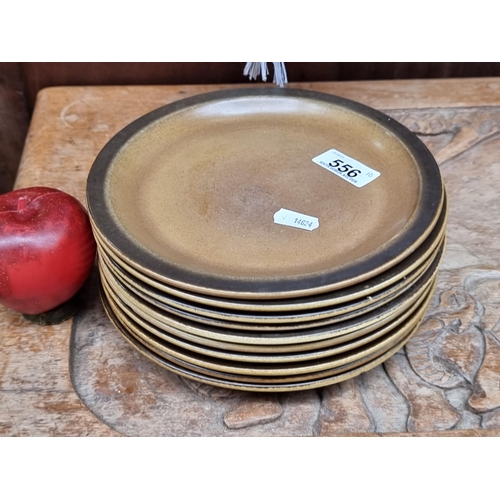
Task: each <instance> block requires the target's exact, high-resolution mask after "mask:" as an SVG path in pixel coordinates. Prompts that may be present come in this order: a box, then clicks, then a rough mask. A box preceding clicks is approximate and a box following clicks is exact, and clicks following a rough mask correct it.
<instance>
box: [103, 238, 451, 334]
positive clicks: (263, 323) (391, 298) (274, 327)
mask: <svg viewBox="0 0 500 500" xmlns="http://www.w3.org/2000/svg"><path fill="white" fill-rule="evenodd" d="M441 253H442V246H441V247H439V248H438V251H437V252H436V254H433V259H432V260H430V261H428V262H426V265H425V266H424V267H423V268H422V269H420V272H419V273H418V274H416V275H411V274H410V275H409V276H408V278H407V279H406V280H402V283H401V286H399V287H395V289H391V290H389V293H383V292H382V293H378V294H373V295H370V296H369V297H367V298H366V299H365V300H364V301H357V302H356V303H354V304H352V303H347V304H342V305H340V306H330V307H326V308H320V309H310V310H307V311H306V312H302V311H298V312H297V313H295V314H293V313H288V314H286V315H283V314H276V313H275V314H274V315H272V316H271V315H266V314H263V313H254V314H248V313H247V314H246V315H245V316H242V315H241V316H238V315H236V314H234V312H231V311H225V310H221V309H218V310H211V311H193V312H191V311H186V310H184V309H178V308H177V307H175V306H171V305H169V304H165V303H164V302H160V301H159V300H157V299H156V298H154V297H151V296H150V295H148V294H144V293H142V292H141V291H140V290H138V289H134V288H132V287H131V286H130V285H129V284H128V283H123V282H122V281H121V280H120V279H119V278H117V277H116V276H115V275H114V274H113V273H112V272H111V271H110V269H109V268H108V267H107V266H106V265H105V263H104V261H103V260H101V261H100V262H99V269H100V273H101V275H102V277H103V278H104V279H105V280H106V283H107V284H108V285H109V287H110V288H111V289H112V291H113V293H115V294H116V295H117V296H118V297H120V298H122V299H123V300H124V301H125V302H126V303H130V301H134V300H136V301H137V305H138V307H140V305H139V304H143V305H144V306H145V310H146V311H148V310H149V309H148V307H152V308H153V310H154V311H157V312H159V313H160V314H161V313H164V314H165V316H166V317H167V318H174V319H175V316H178V317H179V321H182V319H184V320H187V321H188V322H196V323H202V324H204V325H209V326H213V327H217V328H227V329H230V330H245V331H250V330H254V331H258V332H265V331H273V332H277V331H282V330H300V329H309V328H315V327H321V326H326V325H331V324H334V323H339V322H343V321H347V320H350V319H352V318H355V317H357V316H361V315H365V317H366V315H367V314H368V313H370V312H372V311H375V310H377V309H379V308H380V307H382V306H383V305H385V304H388V303H395V302H396V301H397V298H398V297H399V296H401V295H403V294H404V293H405V292H406V291H407V290H409V289H410V288H411V287H412V286H414V285H415V284H416V283H417V282H418V280H419V279H420V278H422V277H423V276H424V275H425V272H426V271H427V270H428V269H429V268H432V270H431V272H432V271H434V270H435V269H436V267H437V265H438V262H439V260H440V258H441ZM428 274H429V273H428ZM205 312H206V313H207V314H208V316H207V314H200V313H205Z"/></svg>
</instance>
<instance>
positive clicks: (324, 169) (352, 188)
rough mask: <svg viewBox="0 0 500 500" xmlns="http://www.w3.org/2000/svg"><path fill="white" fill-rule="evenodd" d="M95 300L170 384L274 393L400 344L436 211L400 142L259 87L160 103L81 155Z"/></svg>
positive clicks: (437, 246)
mask: <svg viewBox="0 0 500 500" xmlns="http://www.w3.org/2000/svg"><path fill="white" fill-rule="evenodd" d="M87 193H88V205H89V211H90V217H91V221H92V224H93V228H94V234H95V237H96V240H97V243H98V252H99V269H100V276H101V285H102V287H101V296H102V300H103V304H104V307H105V309H106V312H107V314H108V315H109V317H110V318H111V320H112V321H113V323H114V324H115V326H116V327H117V329H118V330H119V331H120V332H121V333H122V334H123V335H124V337H125V338H126V339H127V340H128V341H129V342H130V344H131V345H132V346H133V347H134V348H136V349H137V350H138V351H140V352H141V353H143V354H144V355H145V356H147V357H148V358H150V359H151V360H153V361H154V362H156V363H158V364H160V365H161V366H163V367H165V368H167V369H168V370H171V371H172V372H174V373H177V374H179V375H181V376H184V377H188V378H191V379H195V380H197V381H200V382H205V383H207V384H212V385H216V386H220V387H226V388H232V389H242V390H252V391H289V390H300V389H308V388H315V387H321V386H325V385H329V384H333V383H336V382H339V381H342V380H345V379H347V378H350V377H354V376H356V375H358V374H359V373H361V372H363V371H366V370H369V369H371V368H372V367H374V366H376V365H378V364H380V363H382V362H383V361H384V360H386V359H387V358H388V357H389V356H391V355H392V354H394V353H395V352H396V351H397V350H399V349H400V348H401V347H402V346H403V345H404V344H405V343H406V342H407V341H408V339H409V338H410V337H411V335H413V333H414V332H415V330H416V329H417V328H418V325H419V323H420V322H421V320H422V318H423V315H424V313H425V310H426V307H427V305H428V303H429V300H430V298H431V296H432V293H433V289H434V285H435V282H436V273H437V268H438V264H439V261H440V257H441V254H442V252H443V246H444V235H445V226H446V217H447V203H446V196H445V192H444V189H443V184H442V181H441V177H440V174H439V170H438V167H437V165H436V162H435V160H434V159H433V157H432V155H431V154H430V153H429V151H428V150H427V149H426V147H425V146H424V145H423V144H422V143H421V141H420V140H419V139H418V138H417V137H416V136H414V135H413V134H412V133H411V132H410V131H409V130H408V129H406V128H405V127H403V126H402V125H401V124H399V123H397V122H395V121H394V120H392V119H391V118H389V117H388V116H386V115H384V114H382V113H380V112H378V111H375V110H373V109H371V108H368V107H366V106H363V105H361V104H359V103H355V102H352V101H348V100H345V99H341V98H338V97H333V96H330V95H326V94H320V93H315V92H308V91H299V90H283V89H277V88H259V89H255V88H254V89H239V90H230V91H222V92H215V93H210V94H205V95H201V96H197V97H193V98H188V99H184V100H182V101H179V102H176V103H174V104H170V105H168V106H165V107H163V108H160V109H158V110H156V111H154V112H152V113H150V114H148V115H145V116H143V117H142V118H140V119H138V120H137V121H135V122H133V123H132V124H131V125H129V126H128V127H126V128H125V129H123V130H122V131H121V132H120V133H119V134H117V135H116V136H115V137H114V138H113V139H112V140H111V141H110V142H109V143H108V144H107V145H106V146H105V148H104V149H103V150H102V152H101V153H100V154H99V156H98V157H97V159H96V161H95V163H94V165H93V167H92V169H91V172H90V175H89V180H88V187H87Z"/></svg>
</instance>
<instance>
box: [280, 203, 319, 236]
mask: <svg viewBox="0 0 500 500" xmlns="http://www.w3.org/2000/svg"><path fill="white" fill-rule="evenodd" d="M274 222H275V224H281V225H282V226H290V227H298V228H299V229H306V230H307V231H312V230H313V229H316V228H317V227H319V220H318V218H317V217H311V216H310V215H305V214H299V213H298V212H294V211H293V210H287V209H286V208H280V209H279V210H278V211H277V212H276V213H275V214H274Z"/></svg>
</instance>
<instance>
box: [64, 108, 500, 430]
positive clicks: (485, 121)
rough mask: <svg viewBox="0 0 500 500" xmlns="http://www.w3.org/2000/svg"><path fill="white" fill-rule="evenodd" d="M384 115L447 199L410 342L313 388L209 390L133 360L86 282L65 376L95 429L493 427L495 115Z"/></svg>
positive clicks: (498, 381) (497, 316)
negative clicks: (436, 254) (438, 250)
mask: <svg viewBox="0 0 500 500" xmlns="http://www.w3.org/2000/svg"><path fill="white" fill-rule="evenodd" d="M389 113H390V114H391V116H392V117H394V118H395V119H397V120H399V121H400V122H402V123H403V124H405V125H406V126H407V127H409V128H410V129H411V130H413V131H414V132H415V133H417V134H418V135H419V136H420V137H421V138H422V140H423V141H424V142H425V143H426V144H427V145H428V147H429V148H430V149H431V151H432V152H433V154H434V155H435V156H436V158H437V159H438V162H439V163H440V168H441V171H442V174H443V177H444V181H445V185H446V188H447V191H448V195H449V201H450V217H449V223H448V231H447V248H446V252H445V255H444V258H443V261H442V265H441V271H440V274H439V283H438V287H437V290H436V292H435V295H434V297H433V301H432V303H431V305H430V307H429V309H428V313H427V315H426V317H425V319H424V321H423V323H422V325H421V327H420V329H419V331H418V332H417V334H416V335H415V336H414V337H413V338H412V339H411V340H410V341H409V342H408V343H407V345H406V346H405V347H404V348H403V349H401V350H400V351H399V352H398V353H396V354H395V355H394V356H393V357H391V358H390V359H389V360H387V361H386V362H385V363H384V364H383V365H381V366H378V367H376V368H375V369H373V370H371V371H369V372H367V373H364V374H362V375H360V376H358V377H356V378H354V379H351V380H347V381H345V382H342V383H340V384H337V385H333V386H330V387H326V388H323V389H319V390H310V391H303V392H297V393H279V394H270V395H267V394H251V393H243V392H239V391H231V390H225V389H218V388H216V387H210V386H206V385H204V384H200V383H198V382H193V381H189V380H184V379H181V378H180V377H177V376H176V375H173V374H171V373H169V372H166V371H165V370H163V369H162V368H160V367H157V366H156V365H154V364H152V363H151V362H149V361H147V360H146V359H143V358H142V357H141V356H140V355H139V354H137V353H135V352H134V351H133V350H132V349H131V348H130V347H129V346H128V344H127V343H126V342H125V341H124V340H123V339H122V338H121V336H120V334H119V333H118V332H116V331H115V330H114V328H113V326H112V325H111V324H110V323H109V321H108V320H107V318H106V317H105V315H104V312H103V310H102V306H101V305H100V303H99V299H98V297H97V294H96V293H95V290H96V283H95V282H93V283H90V284H89V288H88V300H89V308H88V311H86V313H85V315H84V316H81V317H79V318H77V319H76V321H75V323H74V329H73V345H72V364H71V370H72V377H73V382H74V385H75V387H76V389H77V392H78V393H79V395H80V397H81V398H82V399H83V401H84V402H85V403H86V404H87V406H88V407H89V408H90V409H91V410H92V411H93V412H94V413H95V414H96V415H97V416H98V417H99V418H100V419H101V420H103V421H104V422H106V423H108V425H110V426H111V427H113V428H114V429H116V430H118V431H119V432H122V433H124V434H128V435H204V436H210V435H228V436H231V435H240V436H251V435H295V436H313V435H317V436H328V435H343V434H360V435H366V434H382V435H383V434H390V433H403V434H404V433H410V432H411V433H426V432H435V431H446V430H460V429H497V428H499V429H500V237H499V236H498V235H500V204H499V203H498V187H499V186H500V168H499V167H500V160H499V159H498V158H499V157H498V153H497V152H498V151H499V150H500V109H499V108H497V107H492V108H477V109H454V110H452V109H442V110H436V109H432V110H396V111H394V110H393V111H390V112H389ZM478 144H481V148H480V149H481V152H480V154H478V152H477V151H478V148H477V147H476V146H477V145H478ZM94 279H97V278H94ZM89 311H90V312H89ZM103 367H105V368H106V369H105V370H104V369H102V368H103Z"/></svg>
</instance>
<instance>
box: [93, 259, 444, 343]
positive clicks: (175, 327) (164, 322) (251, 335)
mask: <svg viewBox="0 0 500 500" xmlns="http://www.w3.org/2000/svg"><path fill="white" fill-rule="evenodd" d="M436 265H437V263H436ZM436 273H437V269H431V268H430V269H428V270H427V271H426V273H424V275H423V276H422V277H421V278H420V279H419V280H418V281H417V282H416V283H415V284H414V285H413V286H412V287H411V288H410V289H409V290H407V291H406V292H405V293H403V294H402V295H401V296H399V297H398V298H397V299H395V300H394V301H392V302H390V303H388V304H385V305H383V306H381V307H379V308H377V309H376V310H375V311H371V312H369V313H367V314H364V315H361V316H357V317H355V318H351V319H348V320H345V321H341V322H338V323H334V324H331V325H324V326H317V327H311V328H307V329H300V330H297V329H293V328H290V329H286V328H284V329H280V330H276V331H262V332H260V331H257V330H248V331H247V330H231V329H229V328H220V327H215V326H210V325H204V324H202V323H198V322H195V321H189V320H186V319H184V318H180V317H177V316H175V315H169V314H167V313H166V312H165V311H161V310H158V309H156V308H154V307H153V306H150V305H148V304H147V303H145V302H144V301H142V300H140V299H138V298H135V297H133V296H130V295H124V294H123V295H122V294H120V295H118V294H116V293H115V292H114V291H113V289H112V288H111V287H110V286H109V284H108V282H107V280H106V277H105V276H103V275H101V283H102V286H103V289H104V291H105V294H106V295H107V296H108V297H111V298H113V299H115V300H116V299H117V300H119V301H120V302H122V303H123V304H124V305H125V306H126V308H130V309H131V310H132V311H133V312H134V313H135V314H136V315H138V316H139V317H141V318H142V319H144V320H146V321H148V322H149V323H151V324H153V325H155V326H157V327H158V328H160V329H162V330H165V331H167V332H170V331H172V332H173V333H174V334H175V332H177V331H182V332H186V333H188V334H191V335H196V336H198V337H205V338H209V339H213V340H222V341H224V342H231V343H240V344H247V345H248V344H256V345H282V344H301V343H308V342H315V341H320V340H327V339H331V338H335V337H342V336H344V335H349V334H352V333H355V332H358V333H359V334H367V333H369V332H372V331H374V330H376V329H377V328H380V327H382V326H384V325H386V324H387V323H389V322H390V321H392V320H394V319H395V318H397V317H398V316H399V315H401V314H403V313H404V312H405V311H406V310H407V309H409V308H410V307H411V306H412V305H413V304H414V303H415V302H417V300H418V299H419V298H420V297H421V296H422V295H424V294H425V293H426V292H427V291H428V288H430V286H431V283H432V282H433V280H434V277H435V275H436ZM126 308H123V310H124V312H125V311H126ZM292 326H293V325H292Z"/></svg>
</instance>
